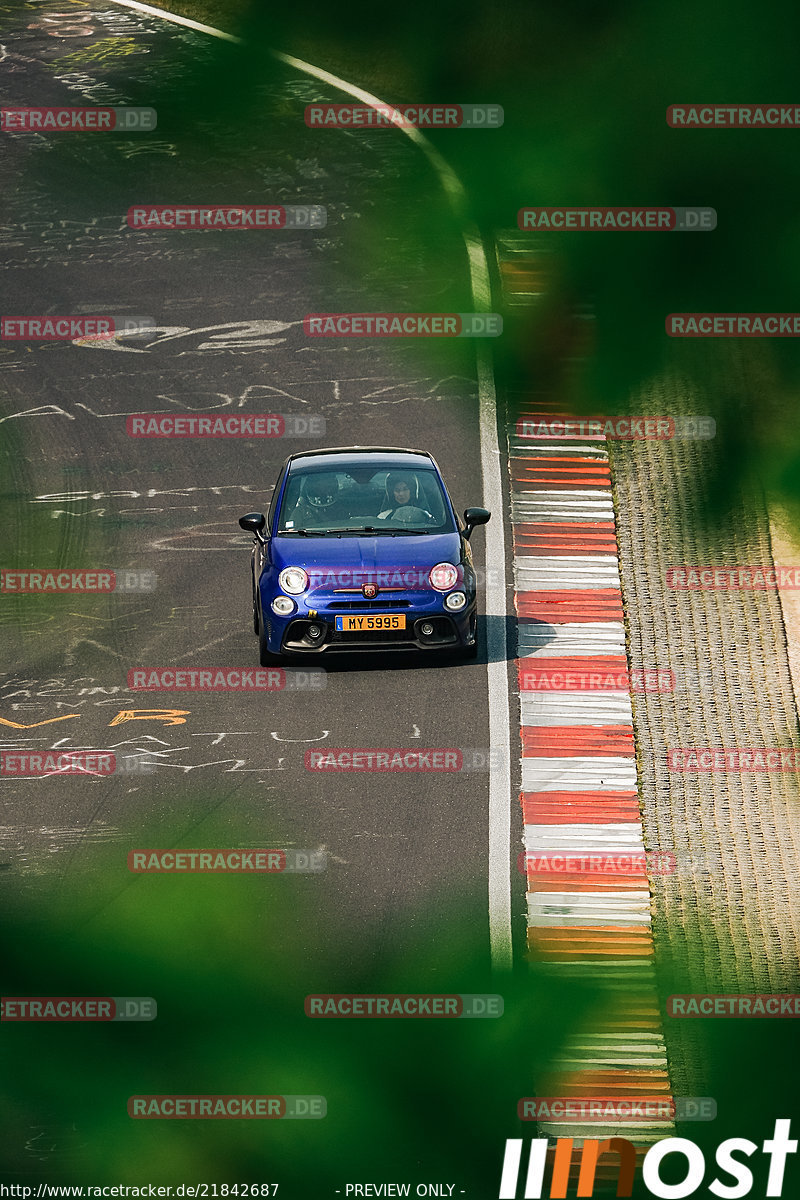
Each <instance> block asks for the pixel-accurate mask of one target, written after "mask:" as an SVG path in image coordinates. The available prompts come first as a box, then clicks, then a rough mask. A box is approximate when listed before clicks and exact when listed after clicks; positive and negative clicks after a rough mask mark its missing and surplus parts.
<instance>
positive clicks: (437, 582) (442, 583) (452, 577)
mask: <svg viewBox="0 0 800 1200" xmlns="http://www.w3.org/2000/svg"><path fill="white" fill-rule="evenodd" d="M428 578H429V580H430V585H431V587H432V588H435V589H436V591H437V592H449V591H450V588H451V587H455V586H456V584H457V583H458V571H457V570H456V569H455V567H454V566H453V564H452V563H447V562H443V563H437V564H436V566H435V567H432V568H431V573H430V575H429V576H428Z"/></svg>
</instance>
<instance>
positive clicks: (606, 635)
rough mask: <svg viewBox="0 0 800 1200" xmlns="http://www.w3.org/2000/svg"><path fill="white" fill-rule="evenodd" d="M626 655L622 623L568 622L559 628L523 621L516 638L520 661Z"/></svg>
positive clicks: (558, 626)
mask: <svg viewBox="0 0 800 1200" xmlns="http://www.w3.org/2000/svg"><path fill="white" fill-rule="evenodd" d="M589 654H601V655H608V654H610V655H614V654H617V655H619V654H625V626H624V625H623V624H622V622H621V621H597V622H596V623H595V624H589V623H588V622H582V621H566V622H564V623H563V624H560V625H547V624H544V625H534V624H532V623H530V622H527V621H526V622H524V623H523V624H522V625H521V626H520V630H519V635H518V639H517V658H533V657H534V656H535V657H536V658H537V659H538V658H581V657H583V656H584V655H589Z"/></svg>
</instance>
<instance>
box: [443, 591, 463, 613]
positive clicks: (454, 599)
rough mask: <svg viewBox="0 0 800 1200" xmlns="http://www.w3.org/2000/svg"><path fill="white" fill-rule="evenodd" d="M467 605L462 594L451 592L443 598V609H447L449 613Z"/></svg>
mask: <svg viewBox="0 0 800 1200" xmlns="http://www.w3.org/2000/svg"><path fill="white" fill-rule="evenodd" d="M466 603H467V597H466V596H465V595H464V593H463V592H451V593H450V595H449V596H445V598H444V606H445V608H449V609H450V610H451V612H458V610H459V609H460V608H463V607H464V605H465V604H466Z"/></svg>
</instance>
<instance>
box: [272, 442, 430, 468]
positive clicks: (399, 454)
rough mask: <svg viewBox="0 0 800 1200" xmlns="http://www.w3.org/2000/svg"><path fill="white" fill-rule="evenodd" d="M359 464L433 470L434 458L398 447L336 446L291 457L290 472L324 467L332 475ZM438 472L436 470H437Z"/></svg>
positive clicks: (426, 453)
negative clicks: (357, 462)
mask: <svg viewBox="0 0 800 1200" xmlns="http://www.w3.org/2000/svg"><path fill="white" fill-rule="evenodd" d="M354 459H356V460H360V461H361V462H363V464H364V466H370V465H371V464H374V465H375V466H376V468H377V467H379V466H386V467H406V468H412V467H423V466H426V467H429V466H434V467H436V463H435V462H434V459H433V455H431V454H428V452H427V451H426V450H408V449H403V448H402V447H399V446H336V447H333V448H331V449H329V450H304V451H301V452H299V453H298V454H290V455H289V458H288V459H287V465H288V467H289V470H294V469H295V468H299V467H317V466H320V467H321V466H324V467H326V468H328V469H329V470H331V471H336V470H341V469H344V468H346V467H347V466H348V465H350V466H352V465H353V460H354ZM437 469H438V468H437Z"/></svg>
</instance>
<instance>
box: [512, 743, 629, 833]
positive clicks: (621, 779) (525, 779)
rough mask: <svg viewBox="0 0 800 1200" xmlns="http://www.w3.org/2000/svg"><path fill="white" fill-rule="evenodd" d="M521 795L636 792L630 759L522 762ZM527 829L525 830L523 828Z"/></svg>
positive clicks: (541, 759) (544, 759) (598, 758)
mask: <svg viewBox="0 0 800 1200" xmlns="http://www.w3.org/2000/svg"><path fill="white" fill-rule="evenodd" d="M522 790H523V792H628V791H635V790H636V764H635V762H634V761H633V760H632V759H629V758H611V757H610V756H609V757H608V758H600V757H595V758H544V757H543V758H523V759H522ZM526 828H527V826H526Z"/></svg>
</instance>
